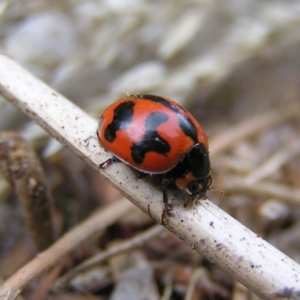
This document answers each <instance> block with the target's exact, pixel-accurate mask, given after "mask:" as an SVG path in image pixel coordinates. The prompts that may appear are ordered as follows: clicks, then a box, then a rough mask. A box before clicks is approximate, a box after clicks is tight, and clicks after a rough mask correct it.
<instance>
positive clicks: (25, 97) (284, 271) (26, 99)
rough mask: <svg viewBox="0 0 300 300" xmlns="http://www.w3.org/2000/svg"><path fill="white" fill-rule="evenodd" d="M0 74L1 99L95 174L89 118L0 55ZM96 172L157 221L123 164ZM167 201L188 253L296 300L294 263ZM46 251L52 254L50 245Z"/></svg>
mask: <svg viewBox="0 0 300 300" xmlns="http://www.w3.org/2000/svg"><path fill="white" fill-rule="evenodd" d="M0 70H1V71H0V90H1V92H2V94H3V95H4V96H5V97H6V98H7V99H9V100H10V101H11V102H12V103H13V104H14V105H16V106H17V107H19V108H20V109H21V110H22V111H23V112H24V113H26V114H27V115H28V116H30V117H31V118H32V119H33V120H35V121H36V122H37V123H38V124H40V125H41V126H42V127H43V128H44V129H46V130H47V131H48V132H49V133H50V134H51V135H53V136H54V137H55V138H56V139H57V140H59V141H60V142H61V143H63V144H64V145H66V146H68V147H69V148H70V149H71V150H72V151H73V152H74V153H76V154H77V155H78V156H79V157H81V158H82V159H84V160H85V161H86V162H87V163H89V164H90V165H92V166H93V167H94V168H95V169H98V165H99V163H101V162H103V161H104V160H106V159H107V158H109V156H110V155H109V154H108V153H107V152H106V151H105V150H104V149H102V148H101V147H100V146H99V144H98V141H97V139H96V134H95V133H96V128H97V123H96V121H95V120H94V119H92V118H91V117H89V116H88V115H87V114H86V113H85V112H83V111H82V110H81V109H79V108H78V107H76V106H75V105H74V104H73V103H71V102H69V101H68V100H67V99H66V98H64V97H62V96H61V95H59V94H58V93H57V92H56V91H54V90H52V89H51V88H49V87H48V86H47V85H45V84H44V83H42V82H41V81H39V80H38V79H36V78H35V77H33V76H32V75H31V74H29V73H28V72H27V71H25V70H24V69H22V68H21V67H20V66H19V65H18V64H16V63H15V62H14V61H12V60H11V59H9V58H8V57H6V56H5V55H1V54H0ZM298 112H299V110H297V113H298ZM294 113H295V112H294ZM281 114H282V111H281ZM276 116H278V114H277V115H275V117H276ZM279 117H280V114H279ZM270 118H274V115H273V116H270ZM274 123H276V122H275V121H274V120H273V124H274ZM214 147H216V146H214ZM219 149H220V148H219ZM101 173H102V175H103V176H104V177H105V178H107V179H108V180H109V181H110V182H111V184H112V185H113V186H115V187H116V188H117V189H118V190H119V191H121V193H122V194H123V195H125V196H126V197H127V198H128V199H129V200H130V201H132V202H133V203H134V204H135V205H136V206H138V207H139V208H140V209H142V210H143V211H144V212H145V213H148V214H151V217H152V218H153V219H154V220H156V221H157V222H159V221H160V217H161V211H162V202H161V199H162V195H161V191H160V190H159V189H157V188H156V187H155V186H152V185H150V184H149V183H148V182H147V181H145V180H142V179H139V180H137V179H136V176H134V173H133V172H132V170H131V169H130V168H129V167H127V166H125V165H124V164H115V165H111V166H110V167H108V168H106V169H105V170H102V171H101ZM169 198H170V201H172V202H173V203H174V205H173V206H174V208H173V211H172V216H171V217H169V218H168V222H167V225H166V226H165V227H166V228H167V229H168V230H170V231H171V232H173V233H174V234H175V235H177V236H178V237H179V238H180V239H182V240H184V241H185V242H186V243H187V244H188V245H190V246H191V247H192V248H193V249H195V250H197V251H198V252H200V253H202V254H203V255H204V256H205V257H206V258H208V259H209V260H210V261H212V262H213V263H214V264H215V265H217V266H218V267H220V268H221V269H223V270H224V271H225V272H227V273H228V274H229V275H231V276H232V277H234V278H235V279H236V280H237V281H239V282H241V283H242V284H244V285H245V286H246V287H248V288H249V289H250V290H251V291H253V292H254V293H256V294H257V295H258V296H260V297H261V298H263V299H282V298H283V297H285V299H295V298H296V297H300V266H299V265H298V264H297V263H295V262H294V261H293V260H291V259H290V258H288V257H287V256H286V255H284V254H283V253H281V252H279V251H278V250H277V249H275V248H274V247H273V246H271V245H270V244H268V243H267V242H266V241H264V240H263V239H261V238H260V237H258V236H257V235H256V234H254V233H253V232H251V231H250V230H248V229H247V228H246V227H244V226H243V225H241V224H240V223H239V222H237V221H236V220H234V219H233V218H232V217H230V216H229V215H228V214H226V213H225V212H223V211H222V210H221V209H219V208H218V207H217V206H215V205H214V204H212V203H211V202H210V201H208V200H206V201H200V203H199V205H196V206H194V207H192V208H187V209H184V208H183V198H182V197H180V196H178V195H177V196H175V194H173V193H171V192H170V193H169ZM50 249H52V250H53V246H52V247H51V248H50ZM47 251H50V250H49V249H48V250H46V251H45V252H47ZM45 252H44V253H45ZM43 256H44V255H42V256H41V258H42V257H43ZM24 270H26V266H25V267H24V268H22V269H21V270H19V271H18V272H17V273H16V274H14V275H13V276H12V277H11V278H9V279H8V280H7V281H6V282H5V283H4V284H3V285H2V286H1V287H0V299H6V298H5V297H6V295H7V291H14V292H15V291H16V290H18V289H20V288H22V287H23V284H20V283H19V279H18V278H19V277H20V276H21V275H22V272H24ZM21 271H22V272H21ZM2 297H3V298H2Z"/></svg>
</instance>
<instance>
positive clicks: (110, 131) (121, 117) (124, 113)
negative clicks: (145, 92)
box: [104, 101, 135, 143]
mask: <svg viewBox="0 0 300 300" xmlns="http://www.w3.org/2000/svg"><path fill="white" fill-rule="evenodd" d="M134 105H135V103H134V102H133V101H126V102H123V103H121V104H120V105H118V106H117V107H116V108H115V110H114V117H113V120H112V122H111V123H110V124H109V125H107V127H106V128H105V132H104V136H105V139H106V140H107V141H109V142H111V143H112V142H113V141H114V140H115V139H116V135H117V131H118V130H121V129H125V128H127V127H128V125H129V124H130V123H131V120H132V116H133V107H134Z"/></svg>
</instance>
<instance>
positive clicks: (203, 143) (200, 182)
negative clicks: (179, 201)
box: [97, 94, 212, 223]
mask: <svg viewBox="0 0 300 300" xmlns="http://www.w3.org/2000/svg"><path fill="white" fill-rule="evenodd" d="M97 134H98V137H99V140H100V143H101V144H102V145H103V147H104V148H106V149H107V150H109V151H110V152H112V154H113V155H114V156H113V158H111V159H109V160H108V161H105V162H104V163H102V164H101V167H104V166H105V165H107V164H108V163H111V162H113V161H118V160H119V161H122V162H125V163H126V164H128V165H130V166H131V167H133V168H134V169H136V170H138V171H140V172H142V173H145V174H151V175H152V176H153V177H155V178H157V179H159V182H160V183H161V185H162V188H163V202H164V210H163V214H162V222H163V223H165V219H166V215H167V213H168V200H167V191H166V190H167V188H168V187H177V188H179V189H181V190H183V191H184V192H185V193H187V194H189V195H191V196H193V197H196V196H197V197H200V198H203V197H204V196H205V195H206V192H207V190H208V189H209V187H210V185H211V182H212V180H211V176H210V161H209V152H208V139H207V136H206V134H205V132H204V131H203V129H202V128H201V126H200V125H199V123H198V122H197V121H196V120H195V118H194V117H193V116H192V115H191V114H190V113H189V112H188V111H186V110H185V109H184V108H182V107H181V106H180V105H179V104H177V103H176V102H174V101H172V100H171V99H168V98H165V97H160V96H154V95H144V94H143V95H130V96H127V97H124V98H122V99H120V100H118V101H117V102H115V103H113V104H112V105H111V106H109V107H108V108H107V109H106V110H105V111H104V112H103V114H102V116H101V117H100V121H99V128H98V131H97Z"/></svg>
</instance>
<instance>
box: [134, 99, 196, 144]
mask: <svg viewBox="0 0 300 300" xmlns="http://www.w3.org/2000/svg"><path fill="white" fill-rule="evenodd" d="M137 96H138V97H139V98H142V99H147V100H150V101H152V102H156V103H160V104H162V105H163V106H165V107H167V108H169V109H170V110H172V111H173V112H174V113H175V114H176V115H177V118H178V124H179V126H180V128H181V129H182V131H183V132H184V134H185V135H186V136H188V137H190V138H191V139H192V140H193V141H194V142H195V143H197V142H198V135H197V129H196V127H195V125H194V124H193V122H192V121H191V120H190V119H189V118H187V117H186V116H185V115H183V114H182V112H181V110H180V109H179V108H178V107H177V106H175V105H173V104H172V103H171V102H169V101H167V100H166V99H164V98H162V97H159V96H155V95H144V94H141V95H137ZM181 109H182V110H183V111H184V112H186V113H188V112H187V110H186V109H184V108H183V107H181Z"/></svg>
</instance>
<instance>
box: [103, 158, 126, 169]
mask: <svg viewBox="0 0 300 300" xmlns="http://www.w3.org/2000/svg"><path fill="white" fill-rule="evenodd" d="M118 162H121V161H120V160H119V159H118V158H117V157H116V156H112V157H111V158H109V159H107V160H105V161H104V162H103V163H101V164H100V165H99V169H105V168H107V167H109V166H110V165H112V164H114V163H118Z"/></svg>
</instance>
